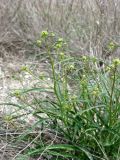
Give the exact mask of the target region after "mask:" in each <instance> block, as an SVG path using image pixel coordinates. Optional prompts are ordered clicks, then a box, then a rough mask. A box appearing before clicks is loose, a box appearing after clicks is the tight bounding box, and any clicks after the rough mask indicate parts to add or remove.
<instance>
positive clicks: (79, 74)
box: [17, 31, 120, 160]
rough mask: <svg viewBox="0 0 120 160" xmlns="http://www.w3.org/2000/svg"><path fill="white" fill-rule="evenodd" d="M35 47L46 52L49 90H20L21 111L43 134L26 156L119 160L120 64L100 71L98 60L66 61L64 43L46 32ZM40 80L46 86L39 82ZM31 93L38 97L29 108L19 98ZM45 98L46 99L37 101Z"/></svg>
mask: <svg viewBox="0 0 120 160" xmlns="http://www.w3.org/2000/svg"><path fill="white" fill-rule="evenodd" d="M37 44H38V46H39V47H41V46H42V45H43V46H45V50H46V52H47V54H48V58H49V63H50V65H51V81H52V83H53V84H52V85H50V87H47V88H40V87H38V88H32V89H24V90H23V91H22V92H21V94H19V97H18V96H17V97H18V98H19V103H20V104H21V105H22V106H25V109H26V107H29V108H32V114H33V116H34V117H36V118H37V119H38V122H37V126H39V130H40V132H42V131H43V132H42V133H41V136H40V138H38V139H37V140H35V141H33V146H34V147H32V148H28V149H27V150H26V153H25V154H26V155H27V156H37V157H39V158H38V159H40V158H41V157H45V158H46V159H50V158H51V159H56V160H57V159H61V160H62V159H63V160H66V159H68V160H78V159H81V160H87V159H89V160H119V157H120V88H119V82H120V75H119V66H120V60H119V59H114V60H113V62H112V63H111V64H104V65H105V67H104V69H102V70H101V69H100V68H98V67H97V66H98V63H99V60H98V59H97V58H96V57H89V56H82V57H77V58H75V57H71V56H66V55H65V46H66V42H65V41H64V40H63V39H62V38H59V39H57V38H56V37H55V35H54V34H53V33H48V32H47V31H44V32H42V34H41V37H40V39H39V40H38V41H37ZM23 71H26V69H25V70H23ZM30 73H31V72H30ZM38 79H39V81H40V82H42V83H45V79H44V78H43V77H42V78H40V76H38ZM33 91H37V92H38V94H37V93H36V94H35V95H34V97H33V99H32V100H31V101H30V102H29V103H28V102H26V101H25V98H24V101H23V99H22V98H20V97H21V96H23V97H24V96H27V95H28V96H31V95H30V93H31V92H33ZM43 92H47V96H46V97H45V98H40V97H39V95H41V94H42V93H43ZM31 138H32V137H31Z"/></svg>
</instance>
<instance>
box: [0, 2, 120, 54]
mask: <svg viewBox="0 0 120 160" xmlns="http://www.w3.org/2000/svg"><path fill="white" fill-rule="evenodd" d="M119 17H120V1H119V0H109V1H108V0H86V1H83V0H69V1H68V0H61V1H60V0H59V1H58V0H47V1H46V0H37V1H36V0H29V1H27V0H16V1H14V0H0V22H1V25H0V54H1V55H2V56H4V57H7V56H8V55H11V54H12V55H13V53H15V54H16V53H20V54H24V53H26V52H27V53H28V52H29V53H34V52H35V51H36V47H35V46H31V44H33V42H34V41H35V40H36V39H37V38H38V37H39V33H40V31H41V30H46V29H47V30H51V31H54V32H56V33H57V34H59V35H60V36H63V37H65V38H66V39H67V40H68V41H69V47H70V49H72V51H71V52H72V53H74V54H91V55H93V54H94V55H102V54H105V53H103V52H104V51H103V50H104V49H103V48H104V47H105V45H106V43H107V42H108V41H109V40H111V39H112V40H113V41H115V42H117V43H119V41H120V40H119V32H120V20H119Z"/></svg>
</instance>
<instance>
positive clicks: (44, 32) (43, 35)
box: [41, 31, 49, 38]
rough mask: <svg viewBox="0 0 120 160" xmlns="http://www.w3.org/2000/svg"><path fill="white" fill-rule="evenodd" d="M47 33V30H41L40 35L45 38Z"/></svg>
mask: <svg viewBox="0 0 120 160" xmlns="http://www.w3.org/2000/svg"><path fill="white" fill-rule="evenodd" d="M48 34H49V33H48V31H42V33H41V37H42V38H46V37H47V36H48Z"/></svg>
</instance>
